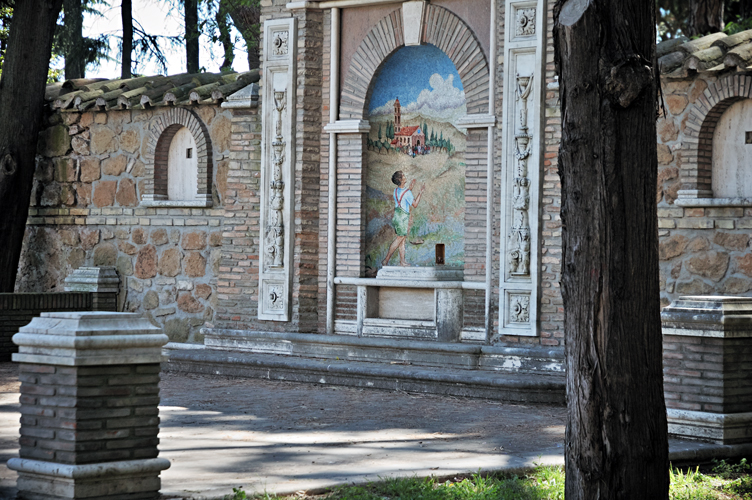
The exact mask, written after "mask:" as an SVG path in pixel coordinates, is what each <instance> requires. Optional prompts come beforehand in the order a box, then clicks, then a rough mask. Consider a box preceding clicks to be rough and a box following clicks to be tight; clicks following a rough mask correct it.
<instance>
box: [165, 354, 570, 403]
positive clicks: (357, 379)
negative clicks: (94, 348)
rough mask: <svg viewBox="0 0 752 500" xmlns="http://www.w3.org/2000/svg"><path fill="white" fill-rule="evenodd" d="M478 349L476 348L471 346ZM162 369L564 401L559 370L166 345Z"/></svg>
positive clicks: (486, 396) (532, 401) (515, 398)
mask: <svg viewBox="0 0 752 500" xmlns="http://www.w3.org/2000/svg"><path fill="white" fill-rule="evenodd" d="M476 347H477V346H476ZM164 354H165V355H166V356H167V362H165V363H164V364H163V369H164V370H167V371H182V372H191V373H206V374H214V375H227V376H235V377H249V378H263V379H267V380H285V381H290V382H307V383H317V384H332V385H345V386H353V387H363V388H373V389H385V390H399V391H406V392H420V393H431V394H442V395H448V396H464V397H478V398H488V399H496V400H502V401H512V402H526V403H549V404H564V403H565V387H566V384H565V378H564V376H563V374H541V373H521V372H517V373H514V372H503V371H497V370H483V369H462V368H456V367H430V366H414V365H411V364H409V362H405V361H392V362H389V363H385V362H379V363H374V362H367V361H352V360H345V359H339V360H337V359H315V358H308V357H301V356H291V355H289V354H288V355H280V354H262V353H255V352H247V351H240V350H226V349H217V348H211V347H208V346H201V345H189V344H174V343H173V344H168V345H167V346H165V348H164Z"/></svg>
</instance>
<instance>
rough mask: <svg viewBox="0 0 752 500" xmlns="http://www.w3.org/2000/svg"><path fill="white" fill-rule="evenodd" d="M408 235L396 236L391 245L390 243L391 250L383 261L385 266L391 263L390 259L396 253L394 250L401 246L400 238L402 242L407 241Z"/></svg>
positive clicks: (382, 263) (382, 264)
mask: <svg viewBox="0 0 752 500" xmlns="http://www.w3.org/2000/svg"><path fill="white" fill-rule="evenodd" d="M405 238H406V236H397V237H396V238H394V241H393V242H392V244H391V245H389V251H388V252H387V254H386V258H385V259H384V260H382V261H381V266H382V267H384V266H385V265H387V264H389V261H390V260H391V259H392V255H394V252H395V251H396V250H397V248H399V246H400V240H401V241H402V242H404V241H405Z"/></svg>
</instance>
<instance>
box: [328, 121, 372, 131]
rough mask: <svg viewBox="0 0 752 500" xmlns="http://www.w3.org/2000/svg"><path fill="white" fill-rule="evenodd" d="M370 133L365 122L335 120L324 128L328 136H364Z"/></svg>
mask: <svg viewBox="0 0 752 500" xmlns="http://www.w3.org/2000/svg"><path fill="white" fill-rule="evenodd" d="M370 131H371V124H370V122H368V121H366V120H337V121H336V122H334V123H330V124H328V125H327V126H325V127H324V132H329V133H330V134H366V133H368V132H370Z"/></svg>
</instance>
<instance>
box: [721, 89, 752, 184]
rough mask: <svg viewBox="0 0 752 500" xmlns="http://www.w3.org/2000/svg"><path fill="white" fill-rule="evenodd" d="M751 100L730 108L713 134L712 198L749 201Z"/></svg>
mask: <svg viewBox="0 0 752 500" xmlns="http://www.w3.org/2000/svg"><path fill="white" fill-rule="evenodd" d="M750 158H752V99H745V100H743V101H739V102H737V103H734V104H732V105H731V106H730V107H729V108H728V109H727V110H726V111H724V112H723V114H722V115H721V118H720V119H719V120H718V124H717V125H716V127H715V131H714V132H713V173H712V175H713V177H712V182H713V184H712V186H713V196H714V197H715V198H752V169H750V168H749V159H750Z"/></svg>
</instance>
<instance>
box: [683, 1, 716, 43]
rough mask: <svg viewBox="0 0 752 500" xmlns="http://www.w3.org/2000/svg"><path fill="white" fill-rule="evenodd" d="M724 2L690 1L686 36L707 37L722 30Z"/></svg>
mask: <svg viewBox="0 0 752 500" xmlns="http://www.w3.org/2000/svg"><path fill="white" fill-rule="evenodd" d="M724 3H725V2H724V0H690V1H689V23H688V26H687V35H689V36H696V35H707V34H709V33H716V32H718V31H722V30H723V26H724V24H723V11H724Z"/></svg>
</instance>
